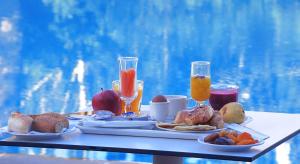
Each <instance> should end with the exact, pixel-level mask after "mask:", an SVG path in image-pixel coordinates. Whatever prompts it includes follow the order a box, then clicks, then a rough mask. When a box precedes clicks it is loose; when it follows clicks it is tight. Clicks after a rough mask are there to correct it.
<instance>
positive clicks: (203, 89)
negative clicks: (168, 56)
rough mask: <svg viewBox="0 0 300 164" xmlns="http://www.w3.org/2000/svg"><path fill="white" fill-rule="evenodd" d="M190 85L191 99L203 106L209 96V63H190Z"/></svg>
mask: <svg viewBox="0 0 300 164" xmlns="http://www.w3.org/2000/svg"><path fill="white" fill-rule="evenodd" d="M190 83H191V96H192V98H193V99H194V100H195V101H197V103H198V105H203V104H204V101H205V100H207V99H208V98H209V96H210V62H208V61H194V62H192V68H191V81H190Z"/></svg>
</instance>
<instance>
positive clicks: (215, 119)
mask: <svg viewBox="0 0 300 164" xmlns="http://www.w3.org/2000/svg"><path fill="white" fill-rule="evenodd" d="M208 124H209V125H211V126H215V127H217V128H218V129H221V128H224V121H223V117H222V116H221V114H220V112H218V111H214V114H213V116H212V118H211V119H210V121H209V122H208Z"/></svg>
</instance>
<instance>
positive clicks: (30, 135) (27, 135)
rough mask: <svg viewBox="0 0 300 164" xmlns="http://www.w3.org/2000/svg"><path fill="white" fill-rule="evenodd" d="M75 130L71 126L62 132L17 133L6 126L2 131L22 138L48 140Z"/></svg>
mask: <svg viewBox="0 0 300 164" xmlns="http://www.w3.org/2000/svg"><path fill="white" fill-rule="evenodd" d="M75 130H76V127H75V126H73V127H70V128H68V129H66V130H65V131H64V132H62V133H41V132H35V131H31V132H29V133H17V132H10V131H7V127H5V128H3V132H4V133H7V134H10V135H13V136H15V137H16V138H18V139H22V140H48V139H53V138H57V137H60V136H63V135H65V134H68V133H71V132H74V131H75Z"/></svg>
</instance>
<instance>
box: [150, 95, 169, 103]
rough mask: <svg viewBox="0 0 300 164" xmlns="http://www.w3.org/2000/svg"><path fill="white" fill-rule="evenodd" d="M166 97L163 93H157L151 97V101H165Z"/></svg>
mask: <svg viewBox="0 0 300 164" xmlns="http://www.w3.org/2000/svg"><path fill="white" fill-rule="evenodd" d="M167 101H168V100H167V98H166V97H165V96H163V95H157V96H155V97H153V98H152V102H167Z"/></svg>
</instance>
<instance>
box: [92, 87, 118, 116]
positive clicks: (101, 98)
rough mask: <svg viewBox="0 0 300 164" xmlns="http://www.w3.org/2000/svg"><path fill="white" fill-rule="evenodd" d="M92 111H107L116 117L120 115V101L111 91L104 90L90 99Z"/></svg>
mask: <svg viewBox="0 0 300 164" xmlns="http://www.w3.org/2000/svg"><path fill="white" fill-rule="evenodd" d="M92 106H93V110H94V111H98V110H108V111H111V112H113V113H114V114H116V115H120V114H121V112H122V111H121V99H120V97H119V96H118V95H117V94H116V93H115V92H114V91H113V90H104V91H103V89H102V92H100V93H97V94H96V95H94V97H93V99H92Z"/></svg>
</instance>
